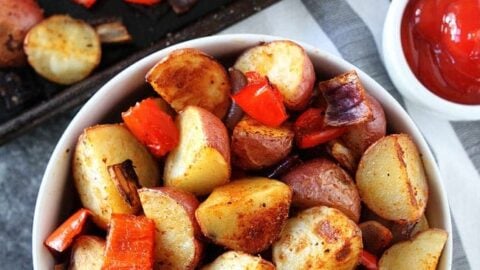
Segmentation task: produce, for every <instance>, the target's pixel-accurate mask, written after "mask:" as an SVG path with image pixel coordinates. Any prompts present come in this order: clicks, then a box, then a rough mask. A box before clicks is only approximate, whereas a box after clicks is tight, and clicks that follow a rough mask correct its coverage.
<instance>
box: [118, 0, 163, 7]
mask: <svg viewBox="0 0 480 270" xmlns="http://www.w3.org/2000/svg"><path fill="white" fill-rule="evenodd" d="M123 1H125V2H127V3H130V4H139V5H146V6H152V5H155V4H158V3H160V2H162V0H123Z"/></svg>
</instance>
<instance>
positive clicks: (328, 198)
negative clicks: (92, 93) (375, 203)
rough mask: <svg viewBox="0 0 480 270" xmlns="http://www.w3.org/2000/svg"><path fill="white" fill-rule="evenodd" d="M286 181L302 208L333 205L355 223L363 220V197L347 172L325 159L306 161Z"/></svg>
mask: <svg viewBox="0 0 480 270" xmlns="http://www.w3.org/2000/svg"><path fill="white" fill-rule="evenodd" d="M282 181H283V182H285V183H286V184H287V185H289V186H290V187H291V188H292V190H293V200H292V203H293V205H295V206H298V207H300V208H304V209H305V208H309V207H312V206H319V205H324V206H329V207H334V208H337V209H338V210H340V211H342V212H343V213H344V214H345V215H347V216H348V217H349V218H351V219H352V220H353V221H355V222H358V220H359V219H360V196H359V195H358V190H357V187H356V186H355V183H354V182H353V180H352V178H351V177H350V175H348V173H347V172H346V171H344V170H343V169H342V168H340V167H339V166H338V165H336V164H335V163H333V162H331V161H330V160H328V159H325V158H319V159H314V160H310V161H307V162H305V163H304V164H301V165H299V166H297V167H295V168H293V169H291V170H290V172H288V173H287V174H286V175H285V176H283V177H282Z"/></svg>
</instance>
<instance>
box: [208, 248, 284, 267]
mask: <svg viewBox="0 0 480 270" xmlns="http://www.w3.org/2000/svg"><path fill="white" fill-rule="evenodd" d="M224 269H229V270H275V266H274V265H273V264H272V263H271V262H269V261H266V260H264V259H262V258H261V257H259V256H252V255H250V254H246V253H243V252H238V251H228V252H225V253H223V254H222V255H220V256H219V257H218V258H216V259H215V261H213V262H212V263H211V264H209V265H207V266H204V267H203V268H202V270H224Z"/></svg>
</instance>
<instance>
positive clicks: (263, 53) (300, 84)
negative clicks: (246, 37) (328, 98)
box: [235, 40, 315, 110]
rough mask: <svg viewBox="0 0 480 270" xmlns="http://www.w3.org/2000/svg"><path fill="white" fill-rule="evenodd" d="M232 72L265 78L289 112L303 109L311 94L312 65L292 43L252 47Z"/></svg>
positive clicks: (312, 82)
mask: <svg viewBox="0 0 480 270" xmlns="http://www.w3.org/2000/svg"><path fill="white" fill-rule="evenodd" d="M235 68H236V69H238V70H240V71H242V72H243V73H245V72H247V71H256V72H258V73H260V74H261V75H263V76H267V77H268V79H269V80H270V82H271V83H273V84H274V85H275V86H276V87H277V88H278V90H279V91H280V93H281V94H282V96H283V99H284V103H285V106H286V107H287V108H288V109H291V110H302V109H304V108H305V107H306V105H307V103H308V101H309V100H310V97H311V95H312V92H313V84H314V82H315V71H314V69H313V64H312V62H311V61H310V58H309V57H308V55H307V54H306V53H305V51H304V50H303V48H302V47H301V46H300V45H298V44H296V43H294V42H292V41H288V40H276V41H272V42H268V43H264V44H261V45H258V46H255V47H253V48H251V49H249V50H247V51H246V52H244V53H243V54H242V55H241V56H240V57H239V58H238V59H237V61H236V62H235Z"/></svg>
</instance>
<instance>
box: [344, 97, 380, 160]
mask: <svg viewBox="0 0 480 270" xmlns="http://www.w3.org/2000/svg"><path fill="white" fill-rule="evenodd" d="M365 98H366V100H367V102H368V103H369V104H370V109H371V111H372V115H373V118H372V120H370V121H368V122H366V123H362V124H357V125H353V126H351V127H349V128H348V130H347V131H346V132H345V133H344V134H343V135H342V136H341V137H340V139H341V140H342V141H343V142H344V144H345V146H346V147H348V148H349V149H350V150H352V151H353V152H354V153H355V154H356V155H357V157H358V158H360V157H361V155H362V154H363V153H364V152H365V150H367V148H368V147H369V146H370V145H372V144H373V143H374V142H376V141H378V140H379V139H380V138H382V137H384V136H385V134H386V131H387V121H386V119H385V112H384V111H383V108H382V105H380V103H379V102H378V101H377V100H376V99H375V98H374V97H372V96H371V95H369V94H366V95H365Z"/></svg>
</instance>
